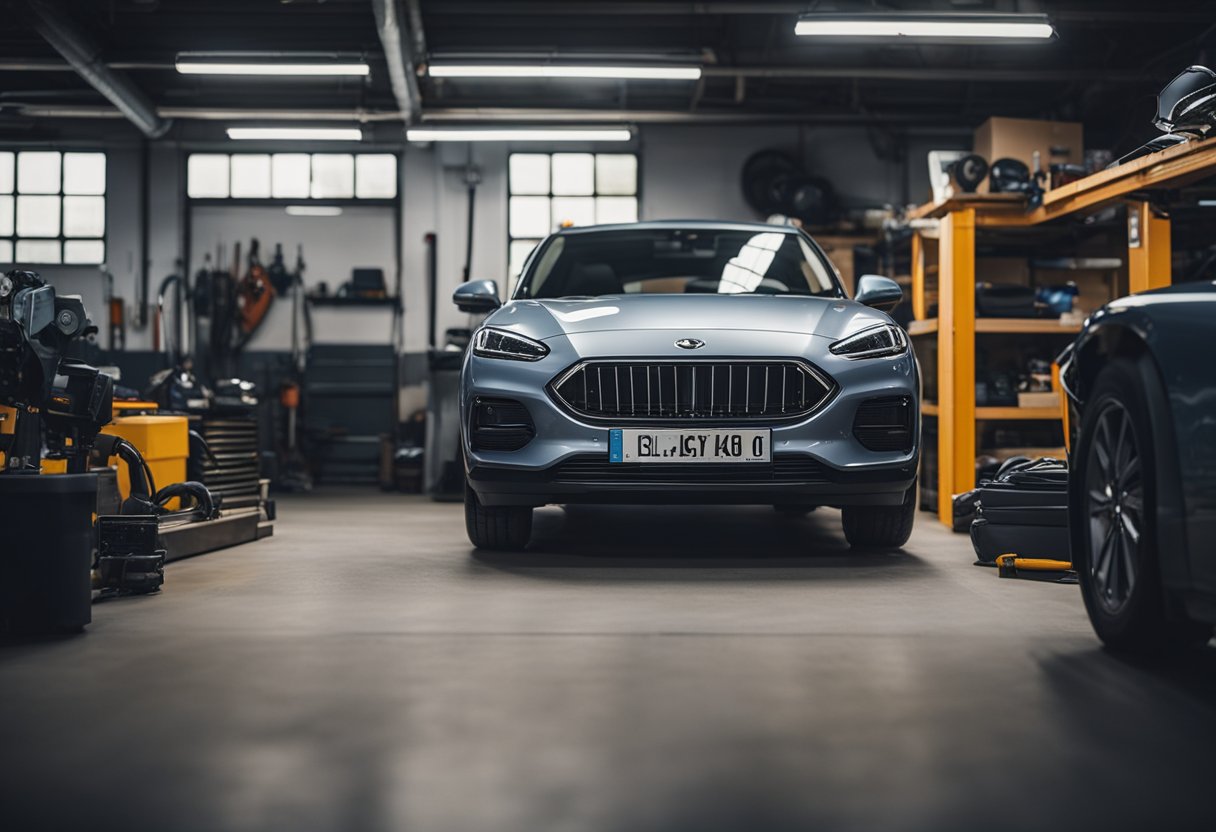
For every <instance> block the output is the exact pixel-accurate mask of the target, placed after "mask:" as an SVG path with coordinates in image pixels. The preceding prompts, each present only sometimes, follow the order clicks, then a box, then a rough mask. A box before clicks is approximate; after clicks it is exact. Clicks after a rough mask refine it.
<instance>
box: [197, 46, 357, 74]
mask: <svg viewBox="0 0 1216 832" xmlns="http://www.w3.org/2000/svg"><path fill="white" fill-rule="evenodd" d="M174 64H175V66H176V67H177V71H178V72H180V73H181V74H182V75H254V76H264V75H283V76H321V75H368V74H369V73H370V72H371V68H370V67H369V66H368V65H367V62H366V61H364V60H362V59H360V58H356V57H351V56H345V57H344V56H338V55H308V54H300V53H289V54H278V55H276V54H273V53H272V54H267V55H257V54H247V53H240V52H236V53H224V52H182V53H180V54H178V56H177V59H176V60H175V62H174Z"/></svg>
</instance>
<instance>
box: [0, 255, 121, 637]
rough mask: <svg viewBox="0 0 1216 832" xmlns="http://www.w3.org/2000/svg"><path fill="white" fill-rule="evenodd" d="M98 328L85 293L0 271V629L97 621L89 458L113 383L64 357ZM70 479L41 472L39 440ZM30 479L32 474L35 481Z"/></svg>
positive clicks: (62, 627) (76, 626) (59, 627)
mask: <svg viewBox="0 0 1216 832" xmlns="http://www.w3.org/2000/svg"><path fill="white" fill-rule="evenodd" d="M96 332H97V328H96V327H94V326H93V324H92V322H91V321H90V320H89V318H88V315H87V314H85V309H84V304H83V303H82V302H81V300H80V298H79V297H74V296H64V297H57V296H56V295H55V289H54V288H53V287H52V286H50V285H49V284H47V282H46V281H45V280H43V279H42V278H41V277H40V276H39V275H37V274H36V273H34V272H28V271H20V270H15V271H11V272H8V273H7V274H5V275H0V404H4V405H6V406H8V407H12V408H14V409H15V410H16V411H17V421H16V425H15V431H14V433H13V434H11V435H9V438H8V442H7V444H6V445H4V446H3V447H0V450H3V451H4V454H5V465H6V467H5V470H4V471H2V472H0V534H3V535H4V544H3V546H0V576H2V577H0V629H2V630H5V631H10V632H23V633H44V632H55V631H79V630H81V629H83V628H84V626H85V625H86V624H88V623H89V621H90V620H91V616H92V613H91V612H90V609H89V604H90V601H91V589H90V586H89V563H90V560H91V558H92V551H93V512H94V511H95V510H96V508H97V482H98V478H97V475H96V474H88V473H85V470H86V466H87V463H88V452H89V450H90V448H91V447H92V445H93V443H94V442H95V440H96V437H97V433H98V431H99V430H100V429H101V427H102V425H104V424H105V423H106V422H109V421H110V410H111V403H112V398H113V381H112V380H111V379H110V378H109V377H108V376H103V375H101V374H100V373H98V371H97V370H96V369H95V368H93V367H90V366H89V365H87V364H83V363H81V362H79V361H74V360H72V359H67V358H64V357H63V354H64V352H65V351H66V349H67V347H68V346H69V344H71V342H72V341H74V340H75V339H77V338H80V337H83V336H86V335H90V334H93V333H96ZM44 434H45V442H46V445H47V447H48V448H49V450H50V453H51V454H52V455H54V456H58V457H60V458H66V459H67V460H68V471H69V473H67V474H62V475H58V476H53V477H41V476H37V474H38V473H39V470H40V467H41V456H42V444H43V441H44ZM30 475H32V476H30Z"/></svg>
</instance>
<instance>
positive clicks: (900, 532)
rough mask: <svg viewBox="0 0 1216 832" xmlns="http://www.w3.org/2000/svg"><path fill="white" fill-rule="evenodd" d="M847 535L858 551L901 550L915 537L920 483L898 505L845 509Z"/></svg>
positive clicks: (841, 513)
mask: <svg viewBox="0 0 1216 832" xmlns="http://www.w3.org/2000/svg"><path fill="white" fill-rule="evenodd" d="M840 519H841V522H842V523H843V524H844V536H845V539H846V540H848V541H849V545H850V546H852V547H853V548H854V549H898V548H899V547H900V546H903V545H904V544H905V543H907V542H908V538H909V537H911V536H912V521H913V520H915V519H916V484H915V483H913V484H912V487H911V488H909V489H908V490H907V491H906V492H905V493H904V499H903V502H902V503H900V504H899V505H897V506H844V507H843V508H841V510H840Z"/></svg>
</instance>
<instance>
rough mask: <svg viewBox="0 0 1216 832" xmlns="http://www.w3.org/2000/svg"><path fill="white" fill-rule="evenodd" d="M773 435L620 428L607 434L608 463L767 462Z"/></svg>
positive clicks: (770, 452) (770, 457) (726, 431)
mask: <svg viewBox="0 0 1216 832" xmlns="http://www.w3.org/2000/svg"><path fill="white" fill-rule="evenodd" d="M771 445H772V431H770V430H750V429H749V430H733V429H731V428H723V429H709V428H704V429H696V430H662V429H657V430H656V429H648V428H638V429H633V428H621V429H617V430H611V431H609V432H608V461H609V462H770V461H772V447H771Z"/></svg>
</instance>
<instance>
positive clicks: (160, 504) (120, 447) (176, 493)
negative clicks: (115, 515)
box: [97, 434, 219, 520]
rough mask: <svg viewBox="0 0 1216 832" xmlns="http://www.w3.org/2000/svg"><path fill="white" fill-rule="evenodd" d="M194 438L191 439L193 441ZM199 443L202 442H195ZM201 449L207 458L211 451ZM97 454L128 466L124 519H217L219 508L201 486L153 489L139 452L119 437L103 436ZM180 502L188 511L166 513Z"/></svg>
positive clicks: (206, 489) (183, 485) (122, 512)
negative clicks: (119, 460) (174, 503)
mask: <svg viewBox="0 0 1216 832" xmlns="http://www.w3.org/2000/svg"><path fill="white" fill-rule="evenodd" d="M192 438H193V437H192ZM194 441H196V442H202V441H203V440H202V438H201V437H198V438H195V440H194ZM204 449H205V451H206V453H207V454H209V455H210V453H211V451H210V449H209V448H206V445H205V444H204ZM97 452H98V454H100V455H101V457H102V458H103V459H109V458H110V457H112V456H117V457H118V458H119V459H121V460H122V461H124V462H126V463H127V476H128V485H129V488H128V496H127V498H126V499H125V500H123V501H122V507H121V509H120V513H121V514H124V515H132V514H136V515H154V516H156V517H159V518H162V519H166V520H175V519H195V518H197V519H200V520H212V519H214V518H216V517H218V516H219V510H218V509H219V506H218V502H217V501H216V499H215V497H214V496H213V495H212V493H211V491H210V490H209V489H208V488H207V487H206V486H205V485H203V484H202V483H200V482H179V483H172V484H170V485H167V486H165V487H164V488H161V489H160V490H159V491H158V490H157V489H156V481H155V480H154V479H153V477H152V471H151V469H150V468H149V467H148V463H147V462H146V461H145V460H144V458H143V455H142V454H141V453H140V452H139V449H138V448H136V447H135V446H134V445H132V444H131V443H130V442H128V441H127V440H125V439H123V438H122V437H121V436H114V435H112V434H103V435H101V436H100V437H98V439H97ZM179 497H180V498H182V499H183V501H184V502H186V503H187V504H189V507H188V508H185V509H181V510H179V511H169V510H167V509H166V508H165V505H166V504H167V503H168V502H170V501H171V500H173V499H176V498H179Z"/></svg>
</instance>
